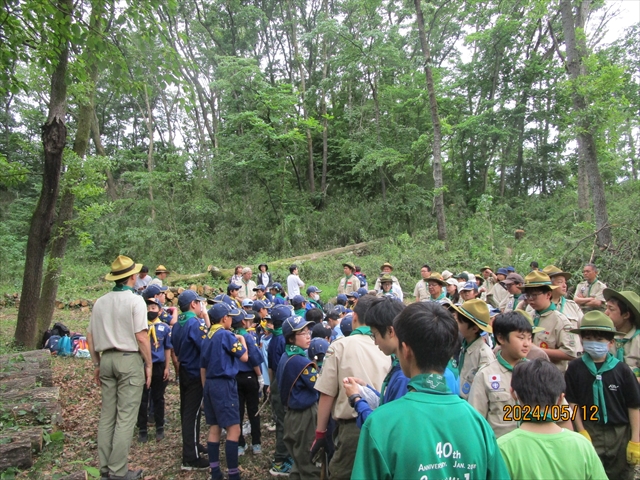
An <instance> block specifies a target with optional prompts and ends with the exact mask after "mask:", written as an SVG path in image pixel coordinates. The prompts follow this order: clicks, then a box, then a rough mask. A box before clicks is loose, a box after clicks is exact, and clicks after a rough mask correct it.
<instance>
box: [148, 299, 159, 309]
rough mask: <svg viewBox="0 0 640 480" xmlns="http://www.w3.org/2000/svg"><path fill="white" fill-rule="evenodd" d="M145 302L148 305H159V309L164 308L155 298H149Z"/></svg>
mask: <svg viewBox="0 0 640 480" xmlns="http://www.w3.org/2000/svg"><path fill="white" fill-rule="evenodd" d="M145 302H146V304H147V305H151V304H153V305H157V306H158V307H160V308H162V304H161V303H160V301H159V300H156V299H155V298H147V299H145Z"/></svg>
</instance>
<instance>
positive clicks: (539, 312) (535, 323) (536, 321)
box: [533, 302, 557, 327]
mask: <svg viewBox="0 0 640 480" xmlns="http://www.w3.org/2000/svg"><path fill="white" fill-rule="evenodd" d="M553 310H557V308H556V304H555V303H553V302H551V305H549V306H548V307H547V308H545V309H544V310H536V315H535V318H534V319H533V326H534V327H537V326H538V324H539V323H540V317H541V316H542V314H543V313H547V312H551V311H553Z"/></svg>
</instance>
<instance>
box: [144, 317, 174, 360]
mask: <svg viewBox="0 0 640 480" xmlns="http://www.w3.org/2000/svg"><path fill="white" fill-rule="evenodd" d="M149 341H150V343H151V362H152V363H165V360H166V358H165V354H164V351H165V350H171V349H172V348H173V344H172V343H171V327H170V326H169V325H167V324H165V323H162V322H161V321H160V320H156V321H155V322H149Z"/></svg>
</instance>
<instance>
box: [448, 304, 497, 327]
mask: <svg viewBox="0 0 640 480" xmlns="http://www.w3.org/2000/svg"><path fill="white" fill-rule="evenodd" d="M452 307H453V308H454V309H455V310H456V311H457V312H458V313H459V314H461V315H464V316H465V317H467V318H468V319H469V320H471V321H472V322H473V323H475V324H476V325H477V326H478V328H479V329H480V330H484V331H485V332H489V333H493V328H491V325H490V324H489V322H491V316H490V315H489V306H488V305H487V304H486V302H484V301H482V300H480V299H479V298H474V299H473V300H468V301H466V302H464V303H463V304H462V305H458V306H456V305H452Z"/></svg>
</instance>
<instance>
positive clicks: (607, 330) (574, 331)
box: [569, 326, 625, 337]
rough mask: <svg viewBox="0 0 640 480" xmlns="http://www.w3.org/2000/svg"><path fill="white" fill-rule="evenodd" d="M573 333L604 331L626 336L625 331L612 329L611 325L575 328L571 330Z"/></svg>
mask: <svg viewBox="0 0 640 480" xmlns="http://www.w3.org/2000/svg"><path fill="white" fill-rule="evenodd" d="M569 331H570V332H571V333H577V334H580V333H582V332H590V331H591V332H603V333H613V334H614V335H616V336H622V337H624V335H625V334H624V333H622V332H618V331H617V330H611V329H609V327H594V326H591V327H584V328H583V327H581V328H574V329H573V330H569Z"/></svg>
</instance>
